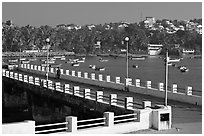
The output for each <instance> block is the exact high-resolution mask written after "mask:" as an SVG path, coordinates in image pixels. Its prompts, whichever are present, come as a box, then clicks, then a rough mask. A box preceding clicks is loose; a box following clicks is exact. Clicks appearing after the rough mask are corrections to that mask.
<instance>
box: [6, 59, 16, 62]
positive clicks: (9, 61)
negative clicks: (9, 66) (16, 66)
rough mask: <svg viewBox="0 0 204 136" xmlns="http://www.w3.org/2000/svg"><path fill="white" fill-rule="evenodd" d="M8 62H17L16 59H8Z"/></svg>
mask: <svg viewBox="0 0 204 136" xmlns="http://www.w3.org/2000/svg"><path fill="white" fill-rule="evenodd" d="M8 62H18V59H14V60H8Z"/></svg>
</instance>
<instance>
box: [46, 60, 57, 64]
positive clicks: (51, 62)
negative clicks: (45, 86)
mask: <svg viewBox="0 0 204 136" xmlns="http://www.w3.org/2000/svg"><path fill="white" fill-rule="evenodd" d="M45 63H48V64H54V63H55V61H54V60H48V61H45Z"/></svg>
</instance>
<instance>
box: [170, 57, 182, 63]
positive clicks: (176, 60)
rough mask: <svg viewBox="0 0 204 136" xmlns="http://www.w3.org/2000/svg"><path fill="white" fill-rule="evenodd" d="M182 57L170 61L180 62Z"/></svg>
mask: <svg viewBox="0 0 204 136" xmlns="http://www.w3.org/2000/svg"><path fill="white" fill-rule="evenodd" d="M180 60H181V59H179V58H178V59H169V61H168V62H179V61H180Z"/></svg>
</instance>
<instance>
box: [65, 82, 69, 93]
mask: <svg viewBox="0 0 204 136" xmlns="http://www.w3.org/2000/svg"><path fill="white" fill-rule="evenodd" d="M69 89H70V86H69V84H64V91H65V93H69Z"/></svg>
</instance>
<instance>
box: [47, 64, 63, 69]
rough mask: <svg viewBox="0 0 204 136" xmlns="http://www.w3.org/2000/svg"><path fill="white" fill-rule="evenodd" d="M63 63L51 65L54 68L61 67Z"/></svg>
mask: <svg viewBox="0 0 204 136" xmlns="http://www.w3.org/2000/svg"><path fill="white" fill-rule="evenodd" d="M61 65H62V64H50V65H49V66H50V67H52V68H58V67H61Z"/></svg>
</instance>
